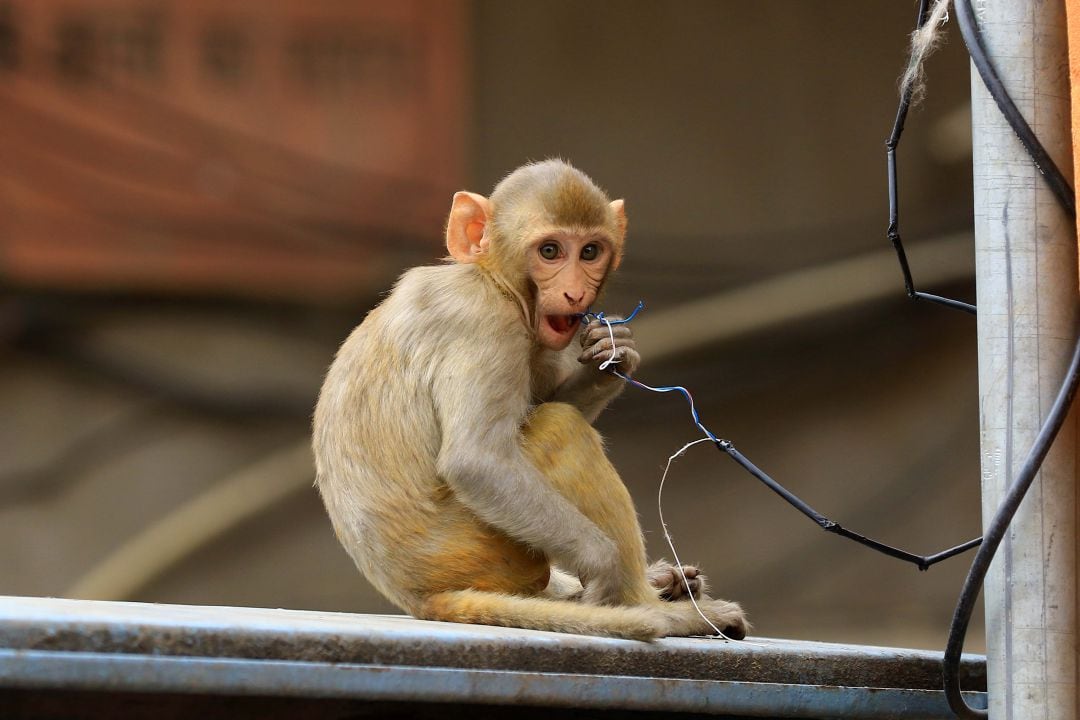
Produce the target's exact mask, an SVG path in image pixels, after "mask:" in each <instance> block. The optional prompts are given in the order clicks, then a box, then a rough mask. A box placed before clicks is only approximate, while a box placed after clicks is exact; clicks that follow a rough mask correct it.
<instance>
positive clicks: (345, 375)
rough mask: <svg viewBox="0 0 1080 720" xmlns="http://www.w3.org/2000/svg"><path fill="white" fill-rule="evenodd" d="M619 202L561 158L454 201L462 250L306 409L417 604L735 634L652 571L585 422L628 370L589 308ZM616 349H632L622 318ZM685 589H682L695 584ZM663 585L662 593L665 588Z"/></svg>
mask: <svg viewBox="0 0 1080 720" xmlns="http://www.w3.org/2000/svg"><path fill="white" fill-rule="evenodd" d="M625 233H626V216H625V214H624V212H623V201H622V200H615V201H613V202H612V201H609V200H608V198H607V196H606V195H605V194H604V192H603V191H602V190H600V189H599V188H598V187H597V186H596V185H594V184H593V182H592V180H590V179H589V178H588V177H586V176H585V175H584V174H582V173H581V172H580V171H578V170H576V169H574V168H573V167H571V166H570V165H568V164H566V163H564V162H562V161H558V160H548V161H545V162H540V163H535V164H530V165H526V166H524V167H521V168H519V169H518V170H516V171H514V172H513V173H512V174H511V175H510V176H508V177H507V178H506V179H505V180H503V181H502V182H501V183H499V185H498V186H497V187H496V188H495V191H494V192H493V193H492V195H491V197H490V198H486V197H483V196H482V195H477V194H474V193H469V192H459V193H457V194H456V195H454V200H453V204H452V206H451V208H450V218H449V220H448V221H447V225H446V246H447V249H448V250H449V251H450V256H451V259H452V261H453V262H451V263H449V264H444V265H441V266H433V267H418V268H414V269H412V270H409V271H408V272H406V273H405V274H404V275H402V277H401V279H400V280H399V281H398V283H397V285H396V286H395V287H394V290H393V292H392V293H391V294H390V295H389V296H388V297H387V298H386V300H385V301H384V302H383V303H382V304H381V305H379V306H378V307H377V308H375V309H374V310H373V311H371V313H370V314H369V315H368V316H367V318H366V319H365V320H364V322H363V323H362V324H361V325H360V326H359V327H357V328H356V330H354V331H353V333H352V334H351V335H350V336H349V338H348V339H347V340H346V341H345V343H344V344H343V345H342V347H341V349H340V351H339V352H338V354H337V357H336V359H335V360H334V362H333V365H332V366H331V367H330V370H329V372H328V374H327V377H326V381H325V384H324V385H323V388H322V393H321V394H320V396H319V402H318V406H317V408H316V410H315V419H314V432H313V444H314V450H315V460H316V465H317V477H318V487H319V491H320V493H321V495H322V498H323V501H324V502H325V504H326V509H327V511H328V512H329V515H330V518H331V520H332V522H333V525H334V530H335V532H336V534H337V537H338V539H339V540H340V541H341V543H342V545H344V546H345V549H346V550H347V551H348V553H349V555H351V556H352V558H353V560H354V561H355V562H356V565H357V566H358V567H359V568H360V570H361V571H362V572H363V573H364V575H365V576H367V578H368V580H370V581H371V583H372V584H373V585H374V586H375V587H376V588H377V589H378V590H379V591H380V592H382V594H383V595H385V596H386V597H387V598H389V599H390V600H391V601H392V602H393V603H394V604H396V605H398V606H399V607H401V608H402V609H403V610H405V611H407V612H409V613H411V614H412V615H414V616H416V617H419V618H426V619H431V620H446V621H452V622H469V623H483V624H489V625H505V626H512V627H523V628H533V629H537V630H556V631H562V632H576V633H585V634H595V635H607V636H612V637H622V638H636V639H651V638H655V637H660V636H664V635H695V634H703V633H711V632H712V628H711V627H710V626H709V625H708V624H707V623H706V622H705V621H704V620H703V619H702V618H701V616H700V615H698V613H697V612H696V611H695V609H694V607H693V605H692V604H691V603H689V602H665V599H667V600H677V599H679V598H680V597H683V598H685V595H686V592H687V591H690V592H692V593H694V595H695V597H700V598H701V600H700V601H699V602H698V605H699V606H700V607H701V609H702V611H703V612H704V613H705V615H706V616H708V618H709V619H710V620H711V622H712V623H713V624H715V625H716V627H718V628H720V629H722V630H723V631H724V632H725V634H727V635H728V636H730V637H735V638H742V637H744V636H745V635H746V632H747V629H748V625H747V623H746V620H745V618H744V616H743V612H742V610H741V609H740V608H739V606H738V605H737V604H735V603H730V602H725V601H722V600H710V599H708V598H707V597H706V596H705V595H704V577H703V576H702V575H700V574H699V573H698V572H697V570H696V568H692V567H687V568H685V570H686V572H687V577H688V580H689V582H688V583H686V584H684V583H683V579H682V575H681V574H680V573H679V572H678V569H677V568H673V567H672V566H671V565H670V564H668V563H666V562H663V561H662V562H660V563H657V564H656V565H654V566H652V567H651V568H650V567H647V565H646V559H645V546H644V541H643V539H642V535H641V529H640V527H639V526H638V520H637V515H636V513H635V510H634V505H633V502H632V501H631V499H630V495H629V493H628V492H627V490H626V487H625V486H624V485H623V483H622V481H621V479H620V478H619V476H618V474H617V473H616V472H615V469H614V468H613V467H612V466H611V464H610V463H609V462H608V460H607V457H606V456H605V454H604V448H603V446H602V442H601V439H600V436H599V435H598V434H597V432H596V431H595V430H594V429H593V428H592V426H591V422H592V421H593V420H594V419H595V418H596V416H597V415H599V413H600V411H601V410H603V408H604V407H605V406H606V405H607V404H608V403H609V402H610V401H611V400H612V398H614V397H615V396H616V395H617V394H618V393H619V392H620V390H621V389H622V387H623V384H624V383H623V381H622V380H621V379H619V378H618V377H615V376H614V375H612V374H611V373H609V372H602V371H600V370H599V369H598V365H599V364H600V363H601V362H603V361H604V360H606V359H608V358H610V357H611V356H612V347H611V339H610V337H609V333H608V328H607V327H606V326H603V325H602V324H601V323H595V324H593V326H592V327H586V328H585V330H582V331H581V332H579V330H581V326H582V314H583V313H585V311H586V310H588V308H589V306H590V305H591V304H592V303H593V302H594V301H595V300H596V298H597V295H598V294H599V293H600V291H601V288H602V287H603V284H604V281H605V280H606V279H607V277H608V275H609V273H611V272H612V271H613V270H615V268H616V267H618V265H619V261H620V259H621V258H622V253H623V238H624V236H625ZM613 332H614V336H615V344H616V348H615V349H614V354H615V357H616V358H618V360H619V363H620V364H619V367H620V369H621V370H622V371H623V372H624V373H633V371H634V370H635V368H636V367H637V365H638V361H639V357H638V353H637V351H636V349H635V347H634V343H633V338H632V336H631V333H630V330H629V328H628V327H627V326H626V325H619V326H615V327H614V328H613ZM688 586H689V587H688ZM662 598H663V599H662Z"/></svg>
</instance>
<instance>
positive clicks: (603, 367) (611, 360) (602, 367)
mask: <svg viewBox="0 0 1080 720" xmlns="http://www.w3.org/2000/svg"><path fill="white" fill-rule="evenodd" d="M600 322H602V323H604V324H605V325H607V331H608V337H610V338H611V357H609V358H608V359H607V360H605V361H604V362H602V363H600V368H599V369H600V370H607V369H608V368H609V367H611V366H612V365H618V364H619V359H618V358H617V357H615V331H614V330H613V329H612V327H611V321H610V320H608V319H607V318H606V317H601V318H600Z"/></svg>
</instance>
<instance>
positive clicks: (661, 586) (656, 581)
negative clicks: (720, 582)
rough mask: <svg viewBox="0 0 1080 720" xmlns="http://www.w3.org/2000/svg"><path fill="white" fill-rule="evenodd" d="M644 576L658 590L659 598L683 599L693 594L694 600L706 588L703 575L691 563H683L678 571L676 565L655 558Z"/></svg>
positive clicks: (699, 596)
mask: <svg viewBox="0 0 1080 720" xmlns="http://www.w3.org/2000/svg"><path fill="white" fill-rule="evenodd" d="M684 574H685V575H686V581H685V582H684V581H683V575H684ZM646 577H648V579H649V584H650V585H652V586H653V587H654V588H656V589H657V590H659V591H660V599H661V600H670V601H675V600H685V599H687V597H688V596H690V595H693V597H694V599H695V600H700V599H701V596H702V595H704V593H705V591H706V589H707V582H706V580H705V575H704V574H703V573H702V572H701V571H700V570H698V569H697V568H696V567H695V566H693V565H683V566H682V572H679V567H678V566H677V565H672V564H671V563H669V562H668V561H667V560H657V561H656V562H654V563H653V564H652V565H650V566H649V569H648V570H647V571H646ZM687 585H689V592H687Z"/></svg>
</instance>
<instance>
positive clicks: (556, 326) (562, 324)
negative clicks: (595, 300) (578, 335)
mask: <svg viewBox="0 0 1080 720" xmlns="http://www.w3.org/2000/svg"><path fill="white" fill-rule="evenodd" d="M544 320H545V321H546V322H547V324H548V327H550V328H551V329H552V330H554V331H555V332H556V333H558V334H559V335H566V334H568V333H572V332H574V331H576V330H577V328H578V325H580V324H581V315H545V316H544Z"/></svg>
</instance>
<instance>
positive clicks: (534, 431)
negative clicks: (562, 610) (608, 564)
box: [522, 403, 658, 605]
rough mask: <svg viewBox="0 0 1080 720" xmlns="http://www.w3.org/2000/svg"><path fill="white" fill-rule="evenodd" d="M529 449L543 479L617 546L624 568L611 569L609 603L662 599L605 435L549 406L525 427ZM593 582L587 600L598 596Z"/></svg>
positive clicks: (571, 412)
mask: <svg viewBox="0 0 1080 720" xmlns="http://www.w3.org/2000/svg"><path fill="white" fill-rule="evenodd" d="M522 447H523V450H524V451H525V454H526V456H527V457H528V458H529V460H530V461H531V462H532V464H533V465H534V466H535V467H536V469H537V470H539V471H540V474H541V475H543V476H544V478H545V479H546V480H547V481H548V482H549V483H551V485H552V486H553V487H554V488H555V489H556V490H557V491H558V492H559V493H560V494H562V495H563V496H564V497H565V498H566V499H567V500H569V501H570V502H571V503H573V504H574V505H575V506H576V507H577V508H578V510H580V511H581V512H582V514H583V515H585V517H587V518H589V519H590V520H592V521H593V522H594V523H595V524H596V525H597V527H598V528H599V529H600V530H601V531H602V532H603V533H604V534H605V535H607V536H608V537H609V538H611V540H612V541H613V542H614V543H615V545H616V547H617V548H618V551H619V552H618V560H617V562H618V567H616V568H611V573H610V574H611V578H610V582H613V583H615V584H617V587H616V588H614V591H615V592H614V596H613V595H612V593H611V590H612V588H610V587H608V588H604V595H605V597H604V598H603V599H604V600H606V601H608V602H615V603H617V604H620V605H640V604H644V603H648V602H650V601H654V600H656V598H657V597H658V591H657V590H656V589H654V588H653V587H652V586H651V585H650V584H649V582H648V579H647V572H646V570H647V567H646V566H647V563H646V560H645V543H644V541H643V539H642V535H641V527H640V526H639V524H638V519H637V511H636V510H635V508H634V503H633V500H632V499H631V498H630V493H629V492H628V491H627V489H626V486H625V485H624V484H623V482H622V479H621V478H620V477H619V474H618V473H617V472H616V471H615V468H614V467H612V465H611V463H610V462H609V461H608V459H607V455H606V454H605V452H604V447H603V442H602V440H601V439H600V435H599V433H597V432H596V430H595V429H593V427H592V426H591V425H590V424H589V423H588V422H587V421H586V420H585V418H584V417H583V416H582V414H581V413H580V412H579V411H578V410H577V409H576V408H574V407H573V406H571V405H566V404H564V403H544V404H543V405H540V406H539V407H538V408H536V410H535V411H534V412H533V414H532V415H531V416H530V417H529V420H528V422H527V423H526V425H525V428H524V443H523V446H522ZM589 580H590V579H589V578H583V581H584V583H585V585H586V589H585V596H584V597H585V599H586V600H587V601H588V600H590V599H594V598H595V597H596V589H595V588H590V582H589Z"/></svg>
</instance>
